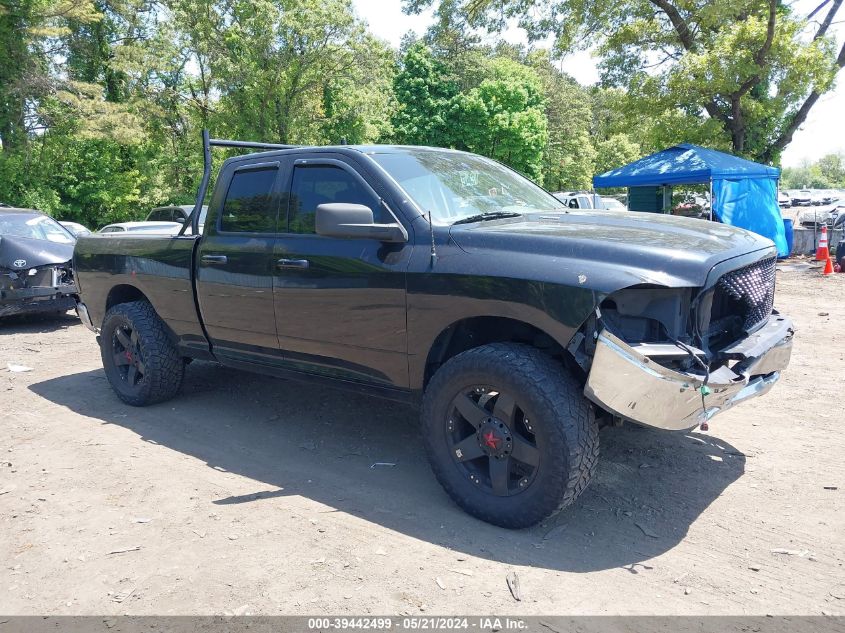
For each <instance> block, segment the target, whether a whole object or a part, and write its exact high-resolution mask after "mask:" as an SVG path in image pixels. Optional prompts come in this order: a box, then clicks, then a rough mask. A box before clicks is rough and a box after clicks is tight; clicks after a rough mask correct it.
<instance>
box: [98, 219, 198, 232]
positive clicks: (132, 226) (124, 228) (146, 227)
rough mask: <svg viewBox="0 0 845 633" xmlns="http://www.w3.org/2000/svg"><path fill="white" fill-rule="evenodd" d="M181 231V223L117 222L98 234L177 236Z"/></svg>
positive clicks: (108, 225) (102, 229)
mask: <svg viewBox="0 0 845 633" xmlns="http://www.w3.org/2000/svg"><path fill="white" fill-rule="evenodd" d="M180 230H182V225H181V224H180V223H179V222H115V223H114V224H107V225H106V226H104V227H103V228H101V229H100V230H99V231H97V232H98V233H102V234H104V235H126V234H127V233H132V234H133V235H176V234H177V233H179V231H180Z"/></svg>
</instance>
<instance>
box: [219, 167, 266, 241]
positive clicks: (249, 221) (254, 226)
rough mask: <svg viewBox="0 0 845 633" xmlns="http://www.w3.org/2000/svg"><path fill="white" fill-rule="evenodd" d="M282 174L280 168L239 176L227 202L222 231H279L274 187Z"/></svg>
mask: <svg viewBox="0 0 845 633" xmlns="http://www.w3.org/2000/svg"><path fill="white" fill-rule="evenodd" d="M278 172H279V170H278V168H277V167H262V168H256V169H242V170H240V171H236V172H235V174H234V175H233V176H232V181H231V182H230V183H229V190H228V191H227V192H226V199H225V200H224V201H223V211H222V212H221V214H220V230H221V231H233V232H250V233H273V232H274V231H275V230H276V206H277V204H276V197H275V196H274V195H273V186H274V184H275V182H276V174H278Z"/></svg>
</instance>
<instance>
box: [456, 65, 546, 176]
mask: <svg viewBox="0 0 845 633" xmlns="http://www.w3.org/2000/svg"><path fill="white" fill-rule="evenodd" d="M490 66H491V75H492V76H491V77H490V78H488V79H485V80H484V81H482V82H481V84H480V85H479V86H478V87H477V88H473V89H472V90H471V91H470V92H468V93H461V94H460V95H458V97H457V98H456V99H455V100H454V106H453V118H454V120H455V121H456V124H457V125H456V127H455V138H456V141H457V144H458V145H459V146H463V147H464V148H466V149H468V150H470V151H472V152H477V153H479V154H483V155H485V156H489V157H491V158H495V159H497V160H500V161H502V162H503V163H505V164H507V165H509V166H511V167H513V168H514V169H516V170H518V171H520V172H522V173H524V174H526V175H527V176H530V177H531V178H533V179H534V180H536V181H538V182H540V183H542V181H543V151H544V149H545V148H546V145H547V143H548V126H547V120H546V113H545V109H544V108H545V101H544V98H543V90H542V85H541V83H540V79H539V77H538V76H537V74H536V73H535V72H534V71H533V70H532V69H530V68H528V67H526V66H523V65H521V64H519V63H518V62H515V61H513V60H510V59H507V58H497V59H495V60H493V61H492V63H491V65H490Z"/></svg>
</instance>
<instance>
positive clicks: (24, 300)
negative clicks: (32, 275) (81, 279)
mask: <svg viewBox="0 0 845 633" xmlns="http://www.w3.org/2000/svg"><path fill="white" fill-rule="evenodd" d="M78 292H79V291H78V289H77V287H76V285H75V284H66V285H62V286H58V287H49V286H48V287H34V288H12V289H7V290H0V317H4V316H12V315H15V314H32V313H36V312H54V311H56V312H58V311H60V310H72V309H73V308H74V307H76V299H74V296H73V295H75V294H76V293H78Z"/></svg>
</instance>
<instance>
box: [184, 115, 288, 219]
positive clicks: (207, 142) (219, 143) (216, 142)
mask: <svg viewBox="0 0 845 633" xmlns="http://www.w3.org/2000/svg"><path fill="white" fill-rule="evenodd" d="M212 147H237V148H242V149H257V150H261V149H294V148H296V147H300V146H299V145H282V144H279V143H254V142H252V141H235V140H229V139H222V138H211V136H210V134H209V133H208V130H203V131H202V161H203V168H202V180H201V181H200V186H199V188H198V189H197V201H196V203H195V204H194V208H193V210H192V211H191V215H190V216H189V217H188V220H187V221H186V222H185V225H184V226H183V227H182V230H181V231H179V235H183V234H184V233H185V229H187V228H188V225H189V224H190V225H191V232H192V233H193V235H199V220H200V215H201V213H202V202H203V200H205V194H206V193H207V191H208V181H209V180H210V179H211V148H212Z"/></svg>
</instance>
